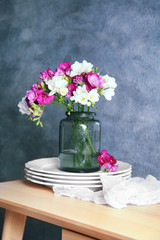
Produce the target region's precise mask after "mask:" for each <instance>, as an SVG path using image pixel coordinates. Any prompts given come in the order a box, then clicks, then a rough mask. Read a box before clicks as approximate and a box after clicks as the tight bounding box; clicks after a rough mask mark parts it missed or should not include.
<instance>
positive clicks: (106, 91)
mask: <svg viewBox="0 0 160 240" xmlns="http://www.w3.org/2000/svg"><path fill="white" fill-rule="evenodd" d="M101 94H102V95H104V97H105V98H106V99H107V100H108V101H110V100H111V99H112V97H113V96H114V94H115V92H114V88H107V89H104V90H103V91H102V92H101Z"/></svg>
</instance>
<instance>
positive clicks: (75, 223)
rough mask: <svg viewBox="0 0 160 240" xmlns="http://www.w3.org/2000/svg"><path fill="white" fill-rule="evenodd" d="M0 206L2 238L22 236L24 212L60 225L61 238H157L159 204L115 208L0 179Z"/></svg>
mask: <svg viewBox="0 0 160 240" xmlns="http://www.w3.org/2000/svg"><path fill="white" fill-rule="evenodd" d="M0 207H1V208H4V209H6V213H5V220H4V226H3V233H2V238H1V239H2V240H10V239H12V240H20V239H22V238H23V231H24V227H25V221H26V217H27V216H30V217H33V218H36V219H39V220H43V221H45V222H48V223H52V224H55V225H58V226H60V227H62V229H64V230H62V239H63V240H72V239H73V240H75V239H77V240H81V239H83V240H89V239H94V238H96V239H105V240H109V239H110V240H120V239H121V240H127V239H130V240H133V239H136V240H160V204H156V205H151V206H143V207H142V206H141V207H137V206H128V207H127V208H125V209H121V210H117V209H114V208H111V207H109V206H104V205H98V204H94V203H92V202H88V201H82V200H78V199H72V198H69V197H62V196H55V195H54V193H53V191H52V189H50V188H47V187H44V186H40V185H37V184H34V183H30V182H28V181H25V180H17V181H10V182H3V183H0ZM11 236H12V238H11Z"/></svg>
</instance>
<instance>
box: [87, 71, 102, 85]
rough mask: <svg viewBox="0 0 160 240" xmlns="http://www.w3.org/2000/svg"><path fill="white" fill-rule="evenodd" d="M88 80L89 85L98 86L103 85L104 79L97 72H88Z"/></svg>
mask: <svg viewBox="0 0 160 240" xmlns="http://www.w3.org/2000/svg"><path fill="white" fill-rule="evenodd" d="M88 82H89V83H90V85H91V86H92V87H94V88H97V87H99V86H101V87H103V85H102V84H103V82H104V80H103V79H102V78H100V76H99V75H98V74H97V73H92V72H91V73H90V74H88Z"/></svg>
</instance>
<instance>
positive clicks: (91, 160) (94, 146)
mask: <svg viewBox="0 0 160 240" xmlns="http://www.w3.org/2000/svg"><path fill="white" fill-rule="evenodd" d="M66 115H67V117H66V118H65V119H63V120H61V122H60V126H59V169H60V170H63V171H68V172H84V173H85V172H94V171H98V170H99V162H98V160H97V156H98V155H99V153H100V144H101V124H100V121H99V120H95V119H94V117H95V115H96V114H95V113H94V112H90V113H88V112H84V113H81V112H71V113H70V115H68V114H66Z"/></svg>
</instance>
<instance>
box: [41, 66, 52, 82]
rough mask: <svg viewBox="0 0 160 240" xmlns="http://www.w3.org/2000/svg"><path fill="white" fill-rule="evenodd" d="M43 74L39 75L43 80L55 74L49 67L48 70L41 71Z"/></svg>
mask: <svg viewBox="0 0 160 240" xmlns="http://www.w3.org/2000/svg"><path fill="white" fill-rule="evenodd" d="M40 74H41V75H42V76H39V78H40V79H42V80H44V81H45V80H49V79H51V78H52V77H53V76H54V72H52V71H51V69H50V68H48V69H47V70H45V71H43V72H41V73H40Z"/></svg>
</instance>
